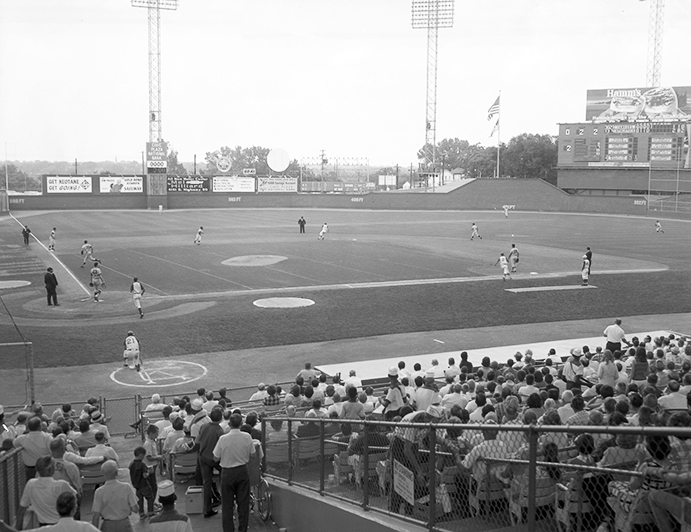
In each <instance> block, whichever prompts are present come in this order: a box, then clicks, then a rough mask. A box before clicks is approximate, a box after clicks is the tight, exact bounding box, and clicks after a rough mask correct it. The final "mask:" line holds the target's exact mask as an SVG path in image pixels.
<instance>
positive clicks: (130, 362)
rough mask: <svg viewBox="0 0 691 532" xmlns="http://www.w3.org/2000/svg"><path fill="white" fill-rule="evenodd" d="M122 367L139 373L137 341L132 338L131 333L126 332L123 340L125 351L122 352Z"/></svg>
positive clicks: (139, 357)
mask: <svg viewBox="0 0 691 532" xmlns="http://www.w3.org/2000/svg"><path fill="white" fill-rule="evenodd" d="M122 358H123V359H124V365H125V366H127V367H129V368H130V369H134V370H137V371H139V370H140V369H141V363H142V360H141V355H140V345H139V340H137V338H136V337H135V336H134V333H133V332H132V331H127V337H126V338H125V350H124V351H123V352H122Z"/></svg>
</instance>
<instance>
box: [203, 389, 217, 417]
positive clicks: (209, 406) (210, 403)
mask: <svg viewBox="0 0 691 532" xmlns="http://www.w3.org/2000/svg"><path fill="white" fill-rule="evenodd" d="M203 400H204V402H203V403H202V408H203V409H204V410H206V413H207V414H208V413H210V412H211V411H212V410H213V409H214V408H215V407H216V406H218V401H216V400H215V399H214V392H212V391H211V390H209V391H208V392H206V394H205V396H204V397H203Z"/></svg>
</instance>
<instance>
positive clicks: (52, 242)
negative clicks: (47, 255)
mask: <svg viewBox="0 0 691 532" xmlns="http://www.w3.org/2000/svg"><path fill="white" fill-rule="evenodd" d="M55 231H56V229H55V227H53V230H52V231H51V232H50V236H49V237H48V251H55Z"/></svg>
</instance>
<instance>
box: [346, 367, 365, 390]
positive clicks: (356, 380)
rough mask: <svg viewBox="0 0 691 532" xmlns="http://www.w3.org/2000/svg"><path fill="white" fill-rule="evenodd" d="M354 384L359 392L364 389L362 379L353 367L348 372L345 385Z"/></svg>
mask: <svg viewBox="0 0 691 532" xmlns="http://www.w3.org/2000/svg"><path fill="white" fill-rule="evenodd" d="M349 386H354V387H355V388H356V389H357V391H358V393H360V392H361V391H362V379H360V377H358V376H357V375H356V373H355V370H354V369H351V370H350V372H349V373H348V378H347V379H346V380H345V387H346V388H348V387H349Z"/></svg>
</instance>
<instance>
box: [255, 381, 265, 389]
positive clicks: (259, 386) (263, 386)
mask: <svg viewBox="0 0 691 532" xmlns="http://www.w3.org/2000/svg"><path fill="white" fill-rule="evenodd" d="M257 388H259V389H260V390H263V389H264V388H266V384H264V383H263V382H260V383H259V384H258V385H257Z"/></svg>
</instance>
